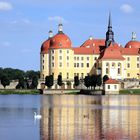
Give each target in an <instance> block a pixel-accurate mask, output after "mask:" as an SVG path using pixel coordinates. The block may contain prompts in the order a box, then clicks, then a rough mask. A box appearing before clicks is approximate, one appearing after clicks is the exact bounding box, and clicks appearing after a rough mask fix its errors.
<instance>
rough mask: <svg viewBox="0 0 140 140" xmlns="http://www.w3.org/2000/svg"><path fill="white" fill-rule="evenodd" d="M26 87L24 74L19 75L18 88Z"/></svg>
mask: <svg viewBox="0 0 140 140" xmlns="http://www.w3.org/2000/svg"><path fill="white" fill-rule="evenodd" d="M24 88H26V85H25V80H24V77H23V76H19V78H18V84H17V86H16V89H24Z"/></svg>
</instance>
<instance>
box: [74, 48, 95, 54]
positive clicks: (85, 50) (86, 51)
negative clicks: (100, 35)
mask: <svg viewBox="0 0 140 140" xmlns="http://www.w3.org/2000/svg"><path fill="white" fill-rule="evenodd" d="M73 50H74V54H93V53H94V51H93V48H84V47H83V48H73Z"/></svg>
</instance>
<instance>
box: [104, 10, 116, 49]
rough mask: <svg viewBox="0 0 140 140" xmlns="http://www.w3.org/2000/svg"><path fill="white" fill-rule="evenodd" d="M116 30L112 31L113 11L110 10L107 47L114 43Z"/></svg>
mask: <svg viewBox="0 0 140 140" xmlns="http://www.w3.org/2000/svg"><path fill="white" fill-rule="evenodd" d="M114 42H115V41H114V32H113V31H112V20H111V13H110V12H109V20H108V30H107V32H106V41H105V45H106V47H109V45H110V44H111V43H114Z"/></svg>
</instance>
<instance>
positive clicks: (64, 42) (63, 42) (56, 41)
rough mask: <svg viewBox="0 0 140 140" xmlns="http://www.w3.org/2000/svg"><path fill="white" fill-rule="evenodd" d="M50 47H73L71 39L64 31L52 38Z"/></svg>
mask: <svg viewBox="0 0 140 140" xmlns="http://www.w3.org/2000/svg"><path fill="white" fill-rule="evenodd" d="M50 48H53V49H59V48H71V40H70V38H69V37H68V36H67V35H65V34H64V33H60V34H56V35H55V36H54V37H52V38H51V40H50Z"/></svg>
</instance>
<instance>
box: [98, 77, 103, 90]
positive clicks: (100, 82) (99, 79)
mask: <svg viewBox="0 0 140 140" xmlns="http://www.w3.org/2000/svg"><path fill="white" fill-rule="evenodd" d="M101 85H102V77H101V75H98V76H97V86H99V88H100V86H101Z"/></svg>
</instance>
